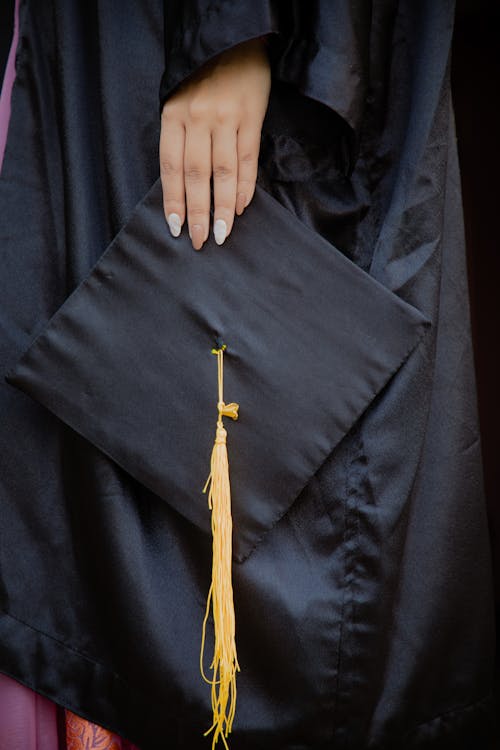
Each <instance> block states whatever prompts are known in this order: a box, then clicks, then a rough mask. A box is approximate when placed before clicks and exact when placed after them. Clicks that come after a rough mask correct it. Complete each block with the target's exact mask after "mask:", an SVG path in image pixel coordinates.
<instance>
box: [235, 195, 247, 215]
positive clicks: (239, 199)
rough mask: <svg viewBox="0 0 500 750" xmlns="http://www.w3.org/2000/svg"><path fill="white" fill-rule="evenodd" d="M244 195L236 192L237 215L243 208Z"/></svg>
mask: <svg viewBox="0 0 500 750" xmlns="http://www.w3.org/2000/svg"><path fill="white" fill-rule="evenodd" d="M245 203H246V196H245V193H238V195H237V196H236V213H237V214H238V216H239V215H240V214H242V213H243V211H244V209H245Z"/></svg>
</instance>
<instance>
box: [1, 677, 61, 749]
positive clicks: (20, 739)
mask: <svg viewBox="0 0 500 750" xmlns="http://www.w3.org/2000/svg"><path fill="white" fill-rule="evenodd" d="M56 709H57V706H56V704H55V703H53V702H52V701H50V700H49V699H48V698H45V697H44V696H43V695H40V694H39V693H36V692H35V691H34V690H30V688H27V687H25V686H24V685H21V683H20V682H17V681H16V680H13V679H12V678H11V677H8V676H7V675H5V674H0V748H6V749H7V748H9V750H58V747H59V742H58V735H57V710H56Z"/></svg>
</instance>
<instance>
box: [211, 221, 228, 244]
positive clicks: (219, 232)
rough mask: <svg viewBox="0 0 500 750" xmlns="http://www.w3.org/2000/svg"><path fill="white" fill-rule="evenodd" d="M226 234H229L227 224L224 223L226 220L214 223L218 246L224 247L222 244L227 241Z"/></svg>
mask: <svg viewBox="0 0 500 750" xmlns="http://www.w3.org/2000/svg"><path fill="white" fill-rule="evenodd" d="M226 234H227V224H226V222H225V221H224V219H217V221H216V222H215V223H214V237H215V241H216V243H217V244H218V245H222V243H223V242H224V240H225V239H226Z"/></svg>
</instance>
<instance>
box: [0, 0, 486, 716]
mask: <svg viewBox="0 0 500 750" xmlns="http://www.w3.org/2000/svg"><path fill="white" fill-rule="evenodd" d="M435 1H436V2H439V0H435ZM13 8H14V2H13V0H12V1H11V0H0V80H1V78H2V77H3V71H4V67H5V63H6V61H7V56H8V52H9V47H10V41H11V35H12V28H13ZM452 89H453V98H454V105H455V116H456V124H457V144H458V153H459V158H460V167H461V175H462V190H463V201H464V219H465V233H466V241H467V263H468V273H469V289H470V299H471V323H472V335H473V344H474V357H475V365H476V375H477V384H478V402H479V418H480V426H481V436H482V447H483V462H484V480H485V489H486V498H487V503H488V515H489V521H490V535H491V541H492V551H493V569H494V574H495V600H496V607H497V623H498V625H499V630H500V546H499V540H500V455H499V454H500V440H499V439H498V438H497V433H498V431H499V429H500V354H499V351H498V350H499V349H500V330H499V328H500V229H499V226H498V223H497V221H498V218H500V187H499V184H500V149H499V148H498V140H499V138H500V106H499V100H500V0H458V2H457V12H456V19H455V32H454V41H453V50H452ZM495 92H496V93H495ZM499 661H500V660H498V659H497V672H496V673H497V703H498V712H497V713H498V715H500V666H499V664H498V662H499Z"/></svg>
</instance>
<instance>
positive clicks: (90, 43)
mask: <svg viewBox="0 0 500 750" xmlns="http://www.w3.org/2000/svg"><path fill="white" fill-rule="evenodd" d="M362 6H363V7H362V8H361V7H360V8H358V9H357V8H356V6H355V4H353V3H347V2H346V3H341V2H336V1H334V2H327V1H326V0H325V1H324V2H321V1H319V0H317V1H316V2H311V3H307V4H304V5H302V4H299V3H290V4H281V3H270V2H264V0H253V1H252V2H251V3H248V4H247V3H246V2H245V3H241V4H240V3H238V4H233V3H228V2H222V0H219V1H218V2H211V3H206V2H202V1H201V0H199V1H198V2H196V1H195V0H192V1H191V2H189V3H173V2H168V3H166V11H165V12H164V9H163V8H162V7H161V3H160V2H157V0H148V1H147V2H141V3H134V2H132V0H123V1H122V2H120V3H119V4H118V3H114V2H111V0H110V1H109V2H104V3H99V4H97V3H93V2H91V3H86V4H85V6H83V5H82V4H80V3H77V2H72V1H71V0H70V1H68V2H66V0H65V1H64V2H62V0H51V2H46V3H36V2H34V1H30V0H24V2H23V3H22V5H21V30H20V32H21V34H20V50H19V53H18V61H17V63H18V77H17V80H16V83H15V87H14V91H13V100H12V108H13V109H12V112H13V114H12V122H11V128H10V131H9V138H8V143H7V150H6V156H5V162H4V169H3V172H2V177H1V181H0V211H1V212H2V214H1V224H0V245H1V248H2V264H1V274H2V280H1V288H2V302H1V307H0V311H1V318H0V363H1V367H2V378H1V383H0V414H1V420H2V430H1V432H0V493H1V494H0V502H1V511H0V512H1V518H2V522H1V524H0V535H1V538H0V609H1V612H0V669H1V670H2V671H3V672H5V673H7V674H10V675H12V676H13V677H15V678H16V679H18V680H20V681H21V682H23V683H25V684H27V685H29V686H30V687H33V688H34V689H35V690H37V691H39V692H40V693H43V694H45V695H48V696H49V697H50V698H52V699H53V700H55V701H57V702H59V703H61V704H62V705H65V706H67V707H69V708H71V709H72V710H74V711H76V712H77V713H80V714H81V715H83V716H86V717H88V718H90V719H91V720H93V721H96V722H97V723H100V724H102V725H103V726H106V727H110V728H111V729H114V730H115V731H117V732H119V733H121V734H122V735H124V736H126V737H127V738H129V739H130V740H132V741H134V742H135V743H137V744H138V745H139V746H140V747H141V748H142V750H159V749H160V748H164V747H172V748H179V749H180V750H187V749H188V748H189V749H191V748H193V749H197V748H206V747H207V746H208V743H209V742H210V739H208V738H204V737H203V736H202V732H203V731H204V730H206V729H207V728H208V726H209V725H210V717H211V713H210V696H209V690H208V692H207V685H206V684H205V683H203V681H202V680H201V677H200V675H199V671H198V656H199V644H200V626H201V618H202V615H203V611H204V605H205V598H206V593H207V591H208V585H209V575H210V559H211V550H210V539H209V535H208V534H207V533H206V531H205V530H203V529H202V528H201V527H200V526H199V525H197V524H196V523H193V522H192V521H193V519H192V518H191V520H190V519H189V516H188V517H186V514H183V513H180V512H178V509H176V508H175V499H174V498H171V501H169V499H168V498H166V497H162V496H160V495H159V494H157V493H156V492H155V491H154V490H152V489H151V487H148V486H147V484H146V483H144V481H143V480H144V476H139V475H138V474H137V473H135V472H134V470H132V471H129V470H127V467H125V466H124V465H120V463H119V462H116V461H114V460H112V458H111V457H110V456H109V455H107V454H106V453H105V452H104V451H103V450H101V446H99V442H98V440H97V439H96V436H95V434H93V433H92V430H93V429H94V427H95V424H96V423H95V422H94V420H93V415H92V414H91V413H90V412H87V413H86V416H85V418H86V422H85V424H86V428H88V430H89V432H88V434H87V435H82V434H80V433H79V432H78V430H77V429H73V428H72V427H71V426H70V425H69V424H68V423H67V421H64V418H63V419H61V418H60V417H59V416H58V415H57V410H58V404H60V402H59V401H58V399H57V394H56V395H55V396H54V398H53V400H52V402H51V403H50V404H49V403H45V404H44V403H43V401H44V400H45V401H46V398H45V397H42V398H41V400H40V401H38V400H37V399H36V398H33V397H32V396H30V395H28V393H26V392H23V390H22V389H21V388H16V387H15V384H14V386H13V384H12V383H9V382H7V381H6V380H5V375H6V373H7V372H12V370H13V368H15V367H16V365H18V364H19V363H20V362H21V358H22V356H23V354H24V353H25V352H26V351H27V350H28V349H29V348H30V346H32V345H33V342H34V341H35V339H36V338H37V337H38V336H39V335H40V336H41V338H42V340H43V336H44V330H45V329H47V330H48V328H47V327H48V326H50V325H54V324H57V316H58V314H59V315H60V313H58V311H59V310H61V308H62V307H63V305H64V303H65V301H67V302H68V304H70V303H71V294H72V292H75V291H76V292H77V293H78V292H79V291H80V289H81V288H80V287H79V285H80V284H81V283H82V282H83V281H84V280H85V279H86V278H87V277H88V276H89V274H90V273H91V271H92V268H93V267H94V265H95V264H96V263H97V262H98V261H99V260H100V258H101V257H102V256H103V254H104V252H105V251H106V249H107V248H108V247H109V245H110V243H111V242H112V241H113V239H114V237H115V236H116V235H117V233H118V232H119V231H120V229H121V228H122V227H124V226H125V225H127V226H131V223H132V225H133V222H134V217H136V216H137V214H133V211H134V207H135V206H136V205H137V204H139V205H138V209H137V210H138V211H139V214H140V216H141V217H143V218H144V214H143V212H142V209H141V206H144V203H142V204H141V203H140V201H141V200H142V199H143V198H144V196H146V194H147V193H148V191H149V190H150V189H151V187H152V186H154V183H155V182H156V180H157V177H158V164H157V140H158V128H159V122H158V87H159V82H160V79H161V77H162V73H163V72H164V71H165V74H164V77H163V84H162V87H161V90H160V101H163V100H164V98H165V96H168V95H169V91H173V90H174V88H175V85H177V84H178V83H179V82H180V81H182V80H183V79H184V78H185V77H186V75H189V72H191V71H192V70H195V69H196V68H197V67H198V66H199V65H201V64H202V63H203V62H204V61H205V60H206V59H209V58H210V57H212V56H213V55H215V54H217V53H218V52H220V51H221V50H222V49H223V48H227V47H229V46H232V45H233V44H237V43H239V42H240V41H243V40H244V39H246V38H251V37H252V36H261V35H264V34H271V35H272V37H273V40H274V41H273V45H276V46H273V48H272V49H273V52H272V56H273V62H272V65H273V86H272V91H271V101H270V106H269V109H268V113H267V115H266V120H265V123H264V129H263V136H262V148H261V154H260V161H259V177H258V182H259V192H260V190H261V191H262V195H263V196H264V195H267V197H268V198H270V197H271V196H272V198H273V199H276V200H277V201H278V202H279V203H280V204H281V206H282V207H283V208H284V209H286V210H287V211H288V212H289V213H290V227H289V232H290V233H291V235H293V234H294V232H297V233H298V236H300V234H301V232H302V231H304V232H305V231H306V228H307V232H308V233H309V234H308V236H311V235H310V233H316V234H317V236H318V242H321V243H324V242H325V241H326V242H327V243H328V242H329V243H331V244H332V245H334V246H335V248H336V250H335V248H332V252H333V251H335V252H337V251H340V252H341V253H343V255H344V256H345V260H346V262H347V263H348V266H347V267H348V268H349V269H350V273H351V275H350V277H349V278H353V277H354V276H355V277H356V278H358V276H357V275H356V274H358V273H360V272H361V271H363V272H365V273H366V274H368V275H369V276H370V277H372V278H371V279H369V281H370V283H371V284H375V283H376V284H377V285H381V286H382V287H384V288H385V289H384V292H385V295H388V296H389V298H390V299H391V301H392V302H394V304H396V303H398V299H397V298H399V300H400V301H401V303H406V305H407V306H411V308H414V309H415V311H416V313H415V314H416V315H420V316H422V317H423V318H424V319H426V320H427V321H429V324H428V325H427V326H426V330H425V334H424V335H423V336H422V337H421V338H420V339H419V340H418V343H417V344H416V346H415V348H414V349H413V350H412V352H411V354H410V356H408V357H407V358H406V359H405V361H404V362H403V363H402V365H401V366H400V367H399V368H398V369H397V371H395V372H394V373H393V374H392V376H391V377H390V378H389V379H388V380H387V382H385V385H383V387H382V388H381V390H380V391H379V392H377V393H376V394H375V393H374V396H373V398H372V399H371V400H369V401H368V402H367V404H366V406H365V407H364V409H363V410H362V412H361V413H360V414H359V415H358V416H357V418H356V421H355V423H354V424H352V425H348V424H347V423H346V424H345V430H344V434H343V436H342V437H341V439H340V442H338V444H337V445H336V447H335V448H334V449H333V450H332V451H331V452H330V453H329V454H328V455H327V457H326V458H325V460H324V461H323V463H321V465H320V466H319V467H318V468H317V470H315V471H314V473H312V475H311V476H310V478H309V481H308V483H307V485H306V486H305V487H304V489H303V490H302V491H301V492H300V494H299V495H298V496H297V497H296V498H294V499H293V501H292V502H291V504H290V505H289V507H288V509H286V507H285V506H282V507H283V509H284V510H286V512H284V514H283V515H282V516H281V517H280V518H279V520H278V521H277V522H276V523H275V524H274V525H272V524H271V526H270V527H269V528H268V530H267V533H266V534H265V535H264V536H263V537H262V539H261V540H260V541H259V543H258V544H257V545H256V546H255V547H254V548H253V551H252V554H251V555H249V556H248V557H247V558H246V559H244V560H243V561H241V562H240V563H239V564H236V565H234V566H233V585H234V592H235V608H236V616H237V639H238V656H239V660H240V664H241V668H242V670H241V673H240V674H239V675H238V703H237V714H236V719H235V724H234V730H233V734H232V735H231V737H230V747H232V748H234V750H240V749H241V750H247V749H248V750H250V748H252V749H253V748H262V750H271V748H272V750H276V748H283V750H299V749H300V750H313V749H314V750H319V749H320V748H321V750H326V749H327V748H328V750H330V749H331V750H333V749H335V750H337V749H340V750H344V749H345V750H367V749H368V748H370V749H371V748H378V749H379V750H385V749H386V748H394V749H398V750H399V748H405V750H406V749H407V748H439V750H441V749H442V748H450V749H451V748H453V749H455V748H458V749H460V748H471V749H472V748H474V750H476V748H478V749H479V750H483V749H484V750H486V748H487V747H488V734H489V725H490V720H491V687H492V667H493V664H492V661H493V607H492V587H491V569H490V551H489V548H488V534H487V528H486V515H485V506H484V497H483V486H482V469H481V446H480V440H479V433H478V425H477V410H476V395H475V381H474V371H473V360H472V351H471V341H470V328H469V310H468V290H467V283H466V272H465V255H464V247H463V231H462V219H461V204H460V182H459V173H458V167H457V161H456V147H455V135H454V124H453V113H452V106H451V101H450V91H449V80H448V73H449V48H450V37H451V33H452V24H453V5H452V3H451V2H448V1H447V0H443V2H439V3H435V2H430V1H429V2H421V3H414V2H412V1H411V0H399V1H398V0H390V1H389V0H387V1H384V0H374V2H372V3H366V4H365V3H363V4H362ZM236 8H237V9H238V10H237V11H236ZM351 11H352V12H351ZM368 11H369V12H368ZM164 20H165V25H166V28H165V32H166V33H165V39H164V38H163V33H162V31H163V24H164ZM200 21H201V22H200ZM174 38H175V43H174V42H173V41H172V40H173V39H174ZM332 76H334V78H332ZM336 76H338V77H336ZM332 80H333V81H335V85H332V86H331V87H330V88H329V82H331V81H332ZM165 81H167V84H165ZM165 86H167V88H165ZM168 86H170V89H169V88H168ZM157 187H158V186H157ZM153 189H154V188H153ZM252 210H253V212H254V214H255V215H257V214H258V211H259V205H258V201H257V203H256V204H255V205H254V206H252V208H250V207H249V209H248V213H246V216H245V215H244V217H237V218H236V220H235V227H234V229H233V232H232V234H231V242H233V243H234V244H235V246H236V243H237V240H238V229H239V228H240V227H241V229H242V236H243V235H244V233H245V232H246V233H247V235H246V237H247V240H248V241H250V239H251V238H252V234H254V235H255V252H256V253H257V252H258V250H259V244H258V235H259V233H258V231H257V229H258V223H257V222H255V223H254V225H252V224H251V223H250V218H251V216H252ZM141 221H142V219H141ZM299 224H303V225H304V227H300V228H299ZM155 227H156V219H155V220H151V221H148V220H146V226H145V232H146V234H147V233H148V232H149V231H152V232H153V233H154V232H156V231H159V225H158V227H157V228H155ZM276 227H277V225H271V226H267V225H266V231H267V232H269V235H270V237H271V239H272V241H273V242H276V243H278V244H279V240H280V237H279V233H277V232H274V231H273V230H275V229H276ZM164 230H165V233H167V232H168V229H167V228H166V226H165V227H164ZM184 231H185V230H184ZM291 235H290V236H291ZM167 237H168V235H167V234H166V238H167ZM183 242H184V246H183V247H184V249H185V251H186V253H188V252H189V243H188V242H187V240H186V238H184V240H183ZM168 243H170V244H171V246H172V247H174V244H175V243H174V241H173V240H172V241H171V240H168ZM109 249H111V248H109ZM210 249H212V250H214V252H215V250H216V248H215V247H214V246H213V247H211V248H208V249H207V250H208V252H209V251H210ZM227 250H229V246H228V247H227ZM192 252H193V253H194V251H192ZM296 252H301V248H300V247H297V249H296ZM204 257H205V256H204ZM196 260H200V261H202V257H201V254H200V256H199V257H195V258H194V259H193V263H194V262H195V261H196ZM202 262H203V261H202ZM356 266H357V268H355V267H356ZM286 271H287V269H286V267H285V268H283V278H284V279H285V280H286ZM127 278H128V277H127ZM145 281H146V280H145V279H144V278H143V277H141V288H142V285H143V284H144V283H145ZM105 288H106V287H104V289H105ZM384 298H386V297H385V296H384ZM100 299H101V300H103V299H104V298H103V297H102V298H100ZM369 302H370V301H369V300H368V299H367V301H366V305H369ZM332 304H333V308H332V309H335V301H333V303H332ZM337 304H338V302H337ZM357 307H358V308H359V320H360V321H361V322H362V321H364V320H366V314H367V310H368V309H369V307H365V303H364V301H363V299H361V301H360V302H359V303H358V305H357ZM380 310H381V308H377V313H378V314H380ZM61 311H62V310H61ZM357 313H358V310H357V309H356V305H353V304H352V301H351V306H350V307H349V309H348V316H347V317H348V320H349V325H350V326H352V336H353V338H354V339H356V344H355V347H354V348H356V346H358V345H359V343H360V341H361V339H358V338H357V336H358V334H357V333H356V322H357V320H358V317H357ZM80 322H84V320H83V318H82V319H81V320H80ZM337 323H338V321H337V320H336V319H332V320H331V321H330V324H331V326H332V327H334V326H335V325H336V324H337ZM386 325H387V326H389V328H388V329H387V330H390V327H391V326H392V325H393V320H392V318H390V316H389V320H387V321H386V320H385V319H383V316H381V319H380V326H381V327H384V332H383V334H381V335H380V339H379V340H381V341H385V340H386V336H387V330H386V329H385V327H386ZM234 333H235V335H236V334H237V325H236V324H234ZM100 334H102V330H100ZM389 339H390V337H389ZM132 340H133V336H132ZM35 343H36V342H35ZM321 344H322V342H320V341H318V342H317V346H321ZM108 345H109V347H110V349H111V350H112V348H113V345H114V341H113V337H112V336H111V337H110V338H109V341H108ZM69 353H70V354H71V352H69ZM60 356H62V354H61V355H60ZM342 356H345V354H343V355H342ZM112 359H113V358H112ZM40 363H41V360H38V364H39V366H40ZM98 372H99V370H98V369H97V368H96V374H97V373H98ZM37 373H38V374H39V375H40V374H42V375H43V374H44V373H45V374H47V371H42V370H41V369H38V370H37V369H36V367H35V368H33V370H32V372H31V376H32V377H36V376H37ZM91 375H92V372H90V376H91ZM49 376H50V373H49ZM53 377H54V382H56V380H55V378H56V375H55V373H53ZM352 380H353V383H352V384H351V383H350V387H352V388H353V389H354V390H355V382H356V378H354V377H353V379H352ZM124 383H125V379H123V380H122V381H121V380H120V379H119V380H118V381H117V382H116V388H117V391H119V390H120V387H122V386H123V384H124ZM91 385H92V383H91V382H90V383H89V387H91ZM320 395H321V398H325V399H327V398H328V394H324V393H321V394H320ZM168 397H169V394H168V393H165V399H168ZM340 403H342V401H339V400H338V396H337V394H332V401H331V403H330V404H329V406H330V407H331V408H335V404H340ZM47 406H48V407H49V408H47ZM150 406H151V404H149V407H150ZM84 411H85V410H84ZM63 416H64V415H63ZM94 416H95V418H96V419H97V418H98V415H94ZM113 424H114V423H113V422H109V421H107V420H104V429H105V430H106V431H107V435H108V437H109V436H111V437H113V435H114V437H115V438H117V437H118V436H117V435H116V432H115V430H114V429H113ZM236 425H237V423H235V424H234V426H235V427H236ZM231 426H232V425H231ZM297 430H300V426H297ZM119 437H120V440H121V441H122V443H123V444H124V445H125V447H127V446H128V448H129V449H130V454H129V459H130V461H131V463H130V464H129V467H130V468H131V467H132V466H134V467H137V466H139V465H140V464H141V460H142V459H143V458H144V457H146V458H148V456H150V455H152V454H153V453H156V451H157V446H155V448H154V449H150V448H149V447H148V446H147V445H144V444H142V445H138V444H137V442H136V440H135V437H134V434H133V429H129V431H128V432H127V430H125V431H124V432H123V434H122V435H120V436H119ZM94 441H95V442H94ZM167 448H168V446H165V450H167ZM303 450H304V452H307V451H308V450H309V447H308V444H306V443H304V446H303ZM156 455H157V454H156ZM203 468H204V467H203ZM283 497H284V495H283ZM165 500H167V501H166V502H165ZM260 520H261V521H262V518H260Z"/></svg>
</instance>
